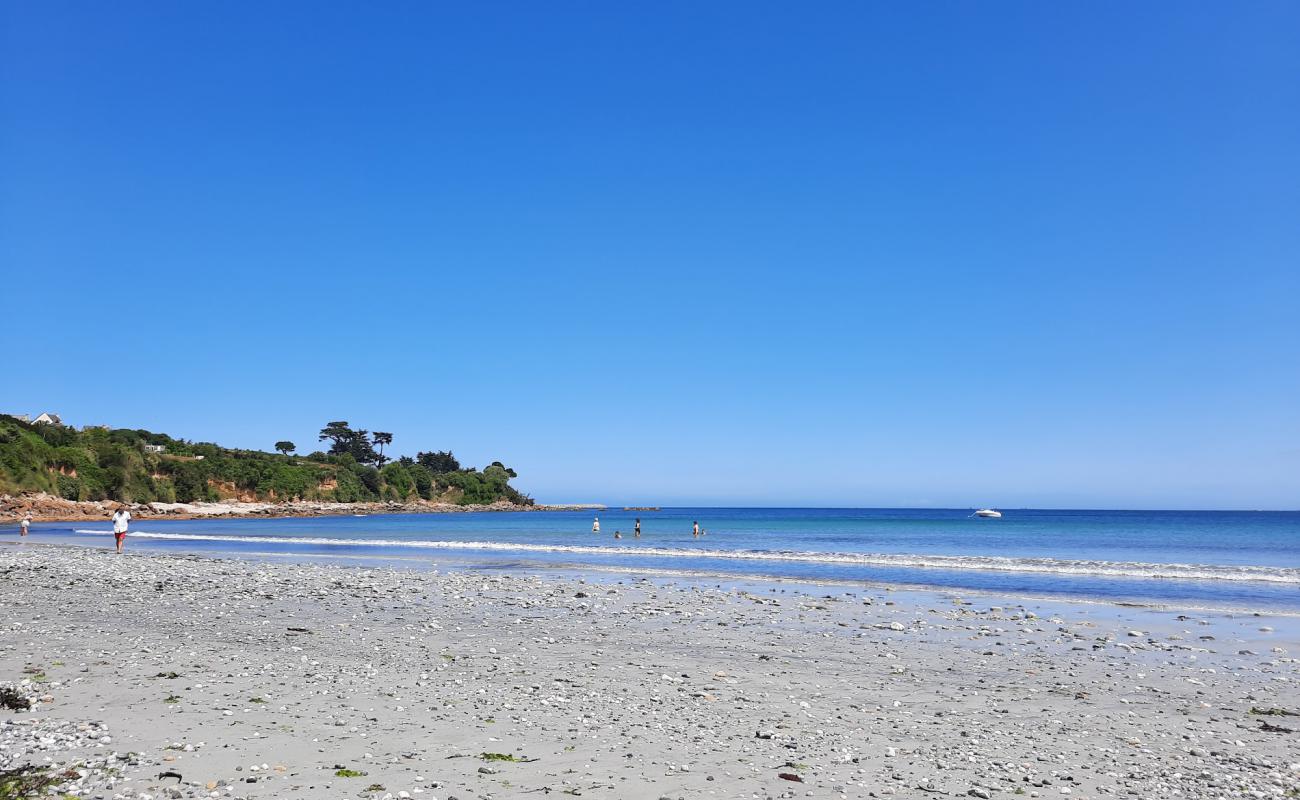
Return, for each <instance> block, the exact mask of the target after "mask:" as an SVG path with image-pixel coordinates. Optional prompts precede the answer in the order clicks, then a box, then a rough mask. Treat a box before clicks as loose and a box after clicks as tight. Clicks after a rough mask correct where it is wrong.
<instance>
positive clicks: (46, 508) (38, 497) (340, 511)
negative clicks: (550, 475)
mask: <svg viewBox="0 0 1300 800" xmlns="http://www.w3.org/2000/svg"><path fill="white" fill-rule="evenodd" d="M123 507H125V508H127V509H128V510H130V512H131V515H132V516H133V517H135V518H136V519H205V518H211V517H326V516H348V515H352V514H458V513H465V512H470V511H499V512H527V511H587V510H601V509H604V508H605V506H603V505H598V504H585V503H578V504H570V505H531V506H525V505H517V504H514V503H508V502H505V501H501V502H497V503H491V504H489V505H457V504H455V503H436V502H431V501H427V500H420V501H416V502H406V503H394V502H374V503H328V502H318V501H291V502H283V503H260V502H259V503H249V502H240V501H234V500H231V501H226V502H218V503H116V502H113V501H111V500H104V501H77V500H65V499H63V498H61V497H56V496H54V495H51V494H45V493H43V492H42V493H35V494H21V495H16V496H14V495H0V519H3V518H12V519H15V520H16V519H19V518H21V517H22V516H23V515H24V514H26V513H31V515H32V519H34V520H35V521H37V522H83V521H88V520H102V519H106V518H108V517H110V516H112V514H113V512H114V511H116V510H117V509H119V508H123Z"/></svg>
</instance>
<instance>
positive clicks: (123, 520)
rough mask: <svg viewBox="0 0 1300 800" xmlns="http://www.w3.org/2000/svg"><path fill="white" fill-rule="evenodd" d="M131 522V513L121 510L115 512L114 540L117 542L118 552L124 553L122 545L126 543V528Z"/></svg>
mask: <svg viewBox="0 0 1300 800" xmlns="http://www.w3.org/2000/svg"><path fill="white" fill-rule="evenodd" d="M130 521H131V512H130V511H127V510H126V509H125V508H119V509H118V510H116V511H114V512H113V538H114V539H116V540H117V552H119V553H120V552H122V543H123V542H125V541H126V526H127V523H129V522H130Z"/></svg>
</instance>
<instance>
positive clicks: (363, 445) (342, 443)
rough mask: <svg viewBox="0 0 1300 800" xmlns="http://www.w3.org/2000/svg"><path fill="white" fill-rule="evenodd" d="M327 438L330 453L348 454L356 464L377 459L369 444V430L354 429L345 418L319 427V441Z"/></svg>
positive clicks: (369, 462) (337, 454) (368, 462)
mask: <svg viewBox="0 0 1300 800" xmlns="http://www.w3.org/2000/svg"><path fill="white" fill-rule="evenodd" d="M326 440H329V441H330V442H331V444H330V455H335V456H341V455H350V456H352V457H353V458H354V459H356V461H357V463H358V464H373V463H375V462H376V461H378V460H379V455H378V454H377V453H375V448H374V447H372V446H371V444H370V431H364V430H357V431H354V430H352V428H350V427H348V423H347V421H346V420H337V421H335V422H331V423H329V424H328V425H326V426H325V427H324V428H321V431H320V437H319V441H322V442H323V441H326Z"/></svg>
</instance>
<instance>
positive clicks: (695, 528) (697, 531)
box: [691, 520, 700, 536]
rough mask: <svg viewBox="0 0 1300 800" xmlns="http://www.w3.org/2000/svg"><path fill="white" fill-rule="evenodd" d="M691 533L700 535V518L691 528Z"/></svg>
mask: <svg viewBox="0 0 1300 800" xmlns="http://www.w3.org/2000/svg"><path fill="white" fill-rule="evenodd" d="M691 535H692V536H699V535H700V523H699V521H698V520H696V522H695V527H694V528H692V529H691Z"/></svg>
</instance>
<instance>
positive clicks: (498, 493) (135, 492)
mask: <svg viewBox="0 0 1300 800" xmlns="http://www.w3.org/2000/svg"><path fill="white" fill-rule="evenodd" d="M321 441H329V442H330V443H331V444H330V448H329V451H328V452H316V453H312V454H311V455H309V456H303V457H298V456H293V455H292V453H294V451H296V450H297V447H296V446H295V445H294V443H293V442H290V441H281V442H276V444H275V449H276V450H277V451H279V455H277V454H273V453H265V452H262V451H258V450H235V449H230V448H224V447H220V446H218V445H215V444H210V443H205V442H189V441H185V440H182V439H173V438H172V437H170V436H167V435H166V434H161V433H153V432H151V431H146V430H131V429H116V430H109V429H105V428H91V429H86V430H82V431H77V430H75V429H73V428H70V427H66V426H63V425H32V424H29V423H25V422H22V421H21V420H18V419H15V418H13V417H8V416H3V415H0V492H8V493H17V492H23V491H45V492H50V493H51V494H57V495H59V496H61V497H64V498H67V499H69V500H119V501H122V502H138V503H147V502H154V501H161V502H185V503H188V502H195V501H198V500H212V501H215V500H219V499H223V498H231V497H255V498H257V499H262V500H333V501H339V502H361V501H372V500H397V501H408V500H415V499H417V498H422V499H425V500H440V501H445V502H457V503H463V504H471V503H492V502H496V501H498V500H508V501H510V502H514V503H518V504H522V505H531V504H532V502H533V501H532V499H531V498H529V497H527V496H526V495H524V494H521V493H520V492H519V491H517V490H516V489H515V488H514V487H513V486H510V484H509V481H510V479H511V478H513V477H516V475H515V471H514V470H512V469H509V468H508V467H506V466H505V465H504V464H502V463H501V462H499V461H495V462H493V463H492V464H490V465H488V466H487V467H485V468H484V469H482V470H475V469H466V468H462V467H461V465H460V463H459V462H458V461H457V460H456V457H455V456H453V455H452V454H451V453H450V452H428V453H425V452H421V453H418V454H417V455H416V457H415V458H407V457H403V458H399V459H397V460H396V461H393V460H392V459H390V458H388V457H386V456H385V455H384V454H383V450H384V448H385V447H386V446H388V445H391V444H392V434H389V433H385V432H375V433H373V434H372V433H370V432H368V431H364V430H352V429H351V428H350V427H349V426H348V423H347V422H343V421H339V422H331V423H329V424H328V425H326V426H325V428H323V429H322V430H321ZM159 450H161V452H158V451H159Z"/></svg>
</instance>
